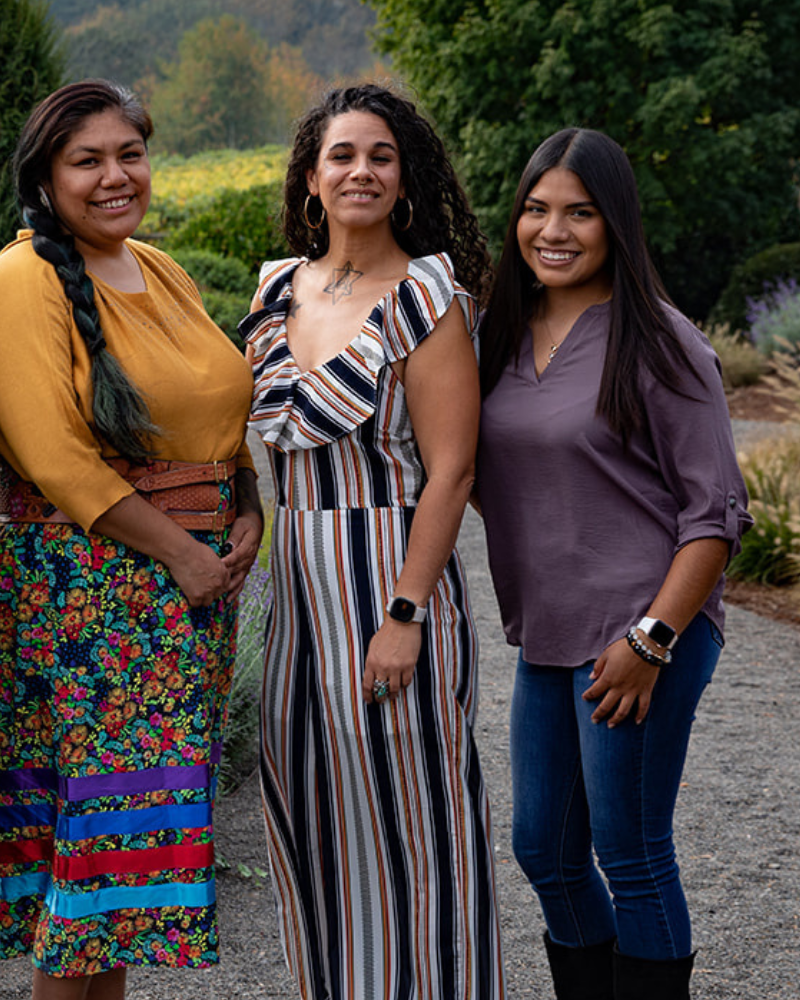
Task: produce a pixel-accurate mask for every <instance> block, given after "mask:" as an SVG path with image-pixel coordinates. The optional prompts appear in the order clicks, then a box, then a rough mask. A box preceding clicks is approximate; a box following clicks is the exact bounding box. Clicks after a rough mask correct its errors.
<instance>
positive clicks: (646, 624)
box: [634, 615, 678, 649]
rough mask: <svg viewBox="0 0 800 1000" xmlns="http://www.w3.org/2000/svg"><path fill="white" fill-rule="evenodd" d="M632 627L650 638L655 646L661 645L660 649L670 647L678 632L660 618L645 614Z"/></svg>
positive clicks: (674, 641)
mask: <svg viewBox="0 0 800 1000" xmlns="http://www.w3.org/2000/svg"><path fill="white" fill-rule="evenodd" d="M634 627H635V628H636V629H638V631H639V632H642V633H643V634H644V635H646V636H648V637H649V638H650V639H652V640H653V642H654V643H655V644H656V645H657V646H661V648H662V649H672V647H673V646H674V645H675V643H676V642H677V641H678V633H677V632H676V631H675V629H674V628H672V626H671V625H667V623H666V622H662V621H661V619H660V618H648V617H647V616H646V615H645V617H644V618H642V620H641V621H640V622H639V623H638V625H635V626H634Z"/></svg>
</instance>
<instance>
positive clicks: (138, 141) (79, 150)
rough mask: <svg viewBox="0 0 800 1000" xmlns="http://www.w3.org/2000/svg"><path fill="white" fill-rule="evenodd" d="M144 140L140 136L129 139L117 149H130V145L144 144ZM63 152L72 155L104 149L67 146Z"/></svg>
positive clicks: (102, 150) (97, 151) (99, 151)
mask: <svg viewBox="0 0 800 1000" xmlns="http://www.w3.org/2000/svg"><path fill="white" fill-rule="evenodd" d="M144 145H146V144H145V141H144V139H142V138H138V139H129V140H128V141H127V142H123V143H122V144H121V145H120V146H119V147H118V148H119V149H130V148H131V147H132V146H144ZM64 152H65V154H66V155H68V156H74V155H75V154H76V153H77V154H86V153H103V152H105V150H104V149H103V148H102V147H100V146H67V147H66V149H65V150H64Z"/></svg>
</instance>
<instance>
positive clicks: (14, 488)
mask: <svg viewBox="0 0 800 1000" xmlns="http://www.w3.org/2000/svg"><path fill="white" fill-rule="evenodd" d="M106 462H107V463H108V464H109V465H110V466H111V468H112V469H114V471H115V472H117V473H118V474H119V475H120V476H122V478H123V479H124V480H125V481H126V482H128V483H130V484H131V486H133V488H134V489H135V490H136V492H137V493H138V494H139V495H140V496H141V497H142V498H143V499H144V500H146V501H147V502H148V503H150V504H152V505H153V506H154V507H155V508H156V509H157V510H160V511H161V512H162V514H166V515H167V517H169V518H171V520H173V521H175V523H176V524H179V525H180V526H181V527H182V528H187V529H191V530H193V531H222V530H223V529H224V528H226V527H227V526H228V525H230V524H232V523H233V521H234V520H235V518H236V496H235V491H234V476H235V475H236V459H235V458H230V459H228V460H227V461H225V462H208V463H203V464H198V463H195V462H166V461H164V462H149V463H147V464H146V465H134V464H133V463H132V462H129V461H127V460H126V459H124V458H109V459H106ZM223 483H230V484H231V491H232V492H231V505H230V506H229V507H227V508H226V509H225V510H223V509H221V504H220V500H221V496H220V485H221V484H223ZM3 522H5V523H9V522H11V523H22V524H27V523H32V522H35V523H44V524H72V523H74V522H73V521H72V519H71V518H70V517H68V516H67V515H66V514H65V513H64V512H63V511H62V510H59V509H58V508H57V507H55V506H53V504H51V503H50V502H49V501H48V500H47V498H46V497H44V496H42V494H41V493H40V492H39V490H38V489H37V488H36V486H35V485H34V484H33V483H30V482H27V481H26V480H24V479H19V478H17V477H14V480H13V481H12V482H11V483H10V484H9V487H8V489H7V490H3V491H0V523H3Z"/></svg>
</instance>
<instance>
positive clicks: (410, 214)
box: [392, 198, 414, 233]
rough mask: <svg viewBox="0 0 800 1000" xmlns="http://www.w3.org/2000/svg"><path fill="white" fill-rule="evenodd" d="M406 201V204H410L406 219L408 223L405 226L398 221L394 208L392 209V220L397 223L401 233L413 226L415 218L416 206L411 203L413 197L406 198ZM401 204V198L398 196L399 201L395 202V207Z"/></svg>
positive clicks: (396, 225)
mask: <svg viewBox="0 0 800 1000" xmlns="http://www.w3.org/2000/svg"><path fill="white" fill-rule="evenodd" d="M404 201H405V203H406V205H408V219H407V220H406V224H405V225H404V226H401V225H400V223H399V222H398V221H397V219H396V218H395V214H394V209H392V222H393V223H394V224H395V227H396V228H397V230H398V232H401V233H404V232H405V231H406V230H407V229H410V228H411V222H412V220H413V218H414V206H413V205H412V204H411V199H410V198H405V199H404ZM399 204H400V199H399V198H398V199H397V201H396V202H395V205H394V207H395V208H397V206H398V205H399Z"/></svg>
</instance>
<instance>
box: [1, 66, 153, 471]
mask: <svg viewBox="0 0 800 1000" xmlns="http://www.w3.org/2000/svg"><path fill="white" fill-rule="evenodd" d="M108 110H118V111H119V112H120V114H121V115H122V117H123V118H124V119H125V121H126V122H128V123H129V124H130V125H132V126H133V127H134V128H135V129H136V130H137V131H138V132H139V133H140V135H141V136H142V139H143V140H144V141H145V142H147V140H148V139H149V138H150V136H151V135H152V132H153V124H152V121H151V120H150V116H149V115H148V113H147V112H146V111H145V110H144V108H143V107H142V106H141V104H139V102H138V101H137V100H136V98H135V97H134V96H133V95H132V94H131V93H130V92H129V91H127V90H125V89H124V88H122V87H119V86H117V84H115V83H111V82H109V81H107V80H84V81H82V82H81V83H72V84H68V85H67V86H66V87H62V88H61V89H60V90H57V91H55V92H54V93H52V94H50V96H49V97H46V98H45V99H44V100H43V101H42V102H41V103H40V104H39V105H37V107H36V108H34V110H33V111H32V113H31V115H30V117H29V118H28V120H27V122H26V123H25V125H24V127H23V129H22V133H21V135H20V138H19V142H18V143H17V148H16V151H15V153H14V159H13V161H12V169H13V174H14V182H15V185H16V191H17V197H18V199H19V203H20V207H21V210H22V218H23V220H24V222H25V224H26V225H27V226H29V227H30V228H31V229H32V230H33V241H32V242H33V249H34V250H35V252H36V253H37V254H38V255H39V256H40V257H41V258H42V259H43V260H46V261H47V262H48V264H51V265H52V266H53V268H54V269H55V271H56V274H57V275H58V277H59V278H60V279H61V282H62V284H63V286H64V292H65V294H66V296H67V298H68V299H69V301H70V303H71V306H72V315H73V319H74V321H75V325H76V327H77V328H78V331H79V332H80V335H81V336H82V338H83V341H84V343H85V344H86V348H87V350H88V352H89V355H90V357H91V378H92V393H93V399H92V414H93V418H94V423H95V427H96V429H97V432H98V433H99V434H100V435H101V436H102V437H104V438H105V439H106V440H107V441H108V442H109V443H110V444H111V445H112V446H113V447H114V448H115V449H116V450H117V451H118V452H119V453H120V454H121V455H124V456H125V457H126V458H128V459H130V460H132V461H134V462H144V461H147V460H148V459H149V458H151V457H152V456H153V449H152V445H151V440H152V437H153V436H154V435H156V434H157V433H158V428H157V427H156V426H155V425H154V424H153V422H152V420H151V418H150V412H149V409H148V406H147V403H146V402H145V400H144V398H143V397H142V395H141V393H140V392H139V390H138V389H137V388H136V386H135V385H134V384H133V383H132V382H131V381H130V379H129V378H128V376H127V375H126V374H125V371H124V370H123V368H122V366H121V365H120V363H119V361H118V360H117V359H116V358H115V357H114V355H113V354H111V353H110V352H109V350H108V349H107V345H106V341H105V338H104V336H103V330H102V327H101V324H100V316H99V313H98V311H97V306H96V304H95V294H94V285H93V283H92V279H91V278H90V277H89V275H88V274H87V272H86V264H85V261H84V259H83V256H82V255H81V253H80V251H79V250H78V249H77V248H76V246H75V240H74V238H73V237H72V235H71V234H70V233H69V232H68V231H67V230H66V229H65V227H64V226H63V225H62V224H61V222H60V221H59V219H58V216H57V215H56V213H55V211H54V209H53V206H52V204H51V202H50V199H49V198H48V196H47V193H46V188H47V185H48V184H49V181H50V172H51V164H52V162H53V158H54V156H55V155H56V154H57V153H58V152H59V151H60V150H61V149H63V147H64V146H65V145H66V143H67V142H69V140H70V138H71V136H72V135H73V134H74V133H75V132H76V131H77V130H78V129H79V128H81V126H82V125H83V124H84V123H85V121H86V119H87V118H88V117H89V116H90V115H95V114H101V113H102V112H104V111H108Z"/></svg>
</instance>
